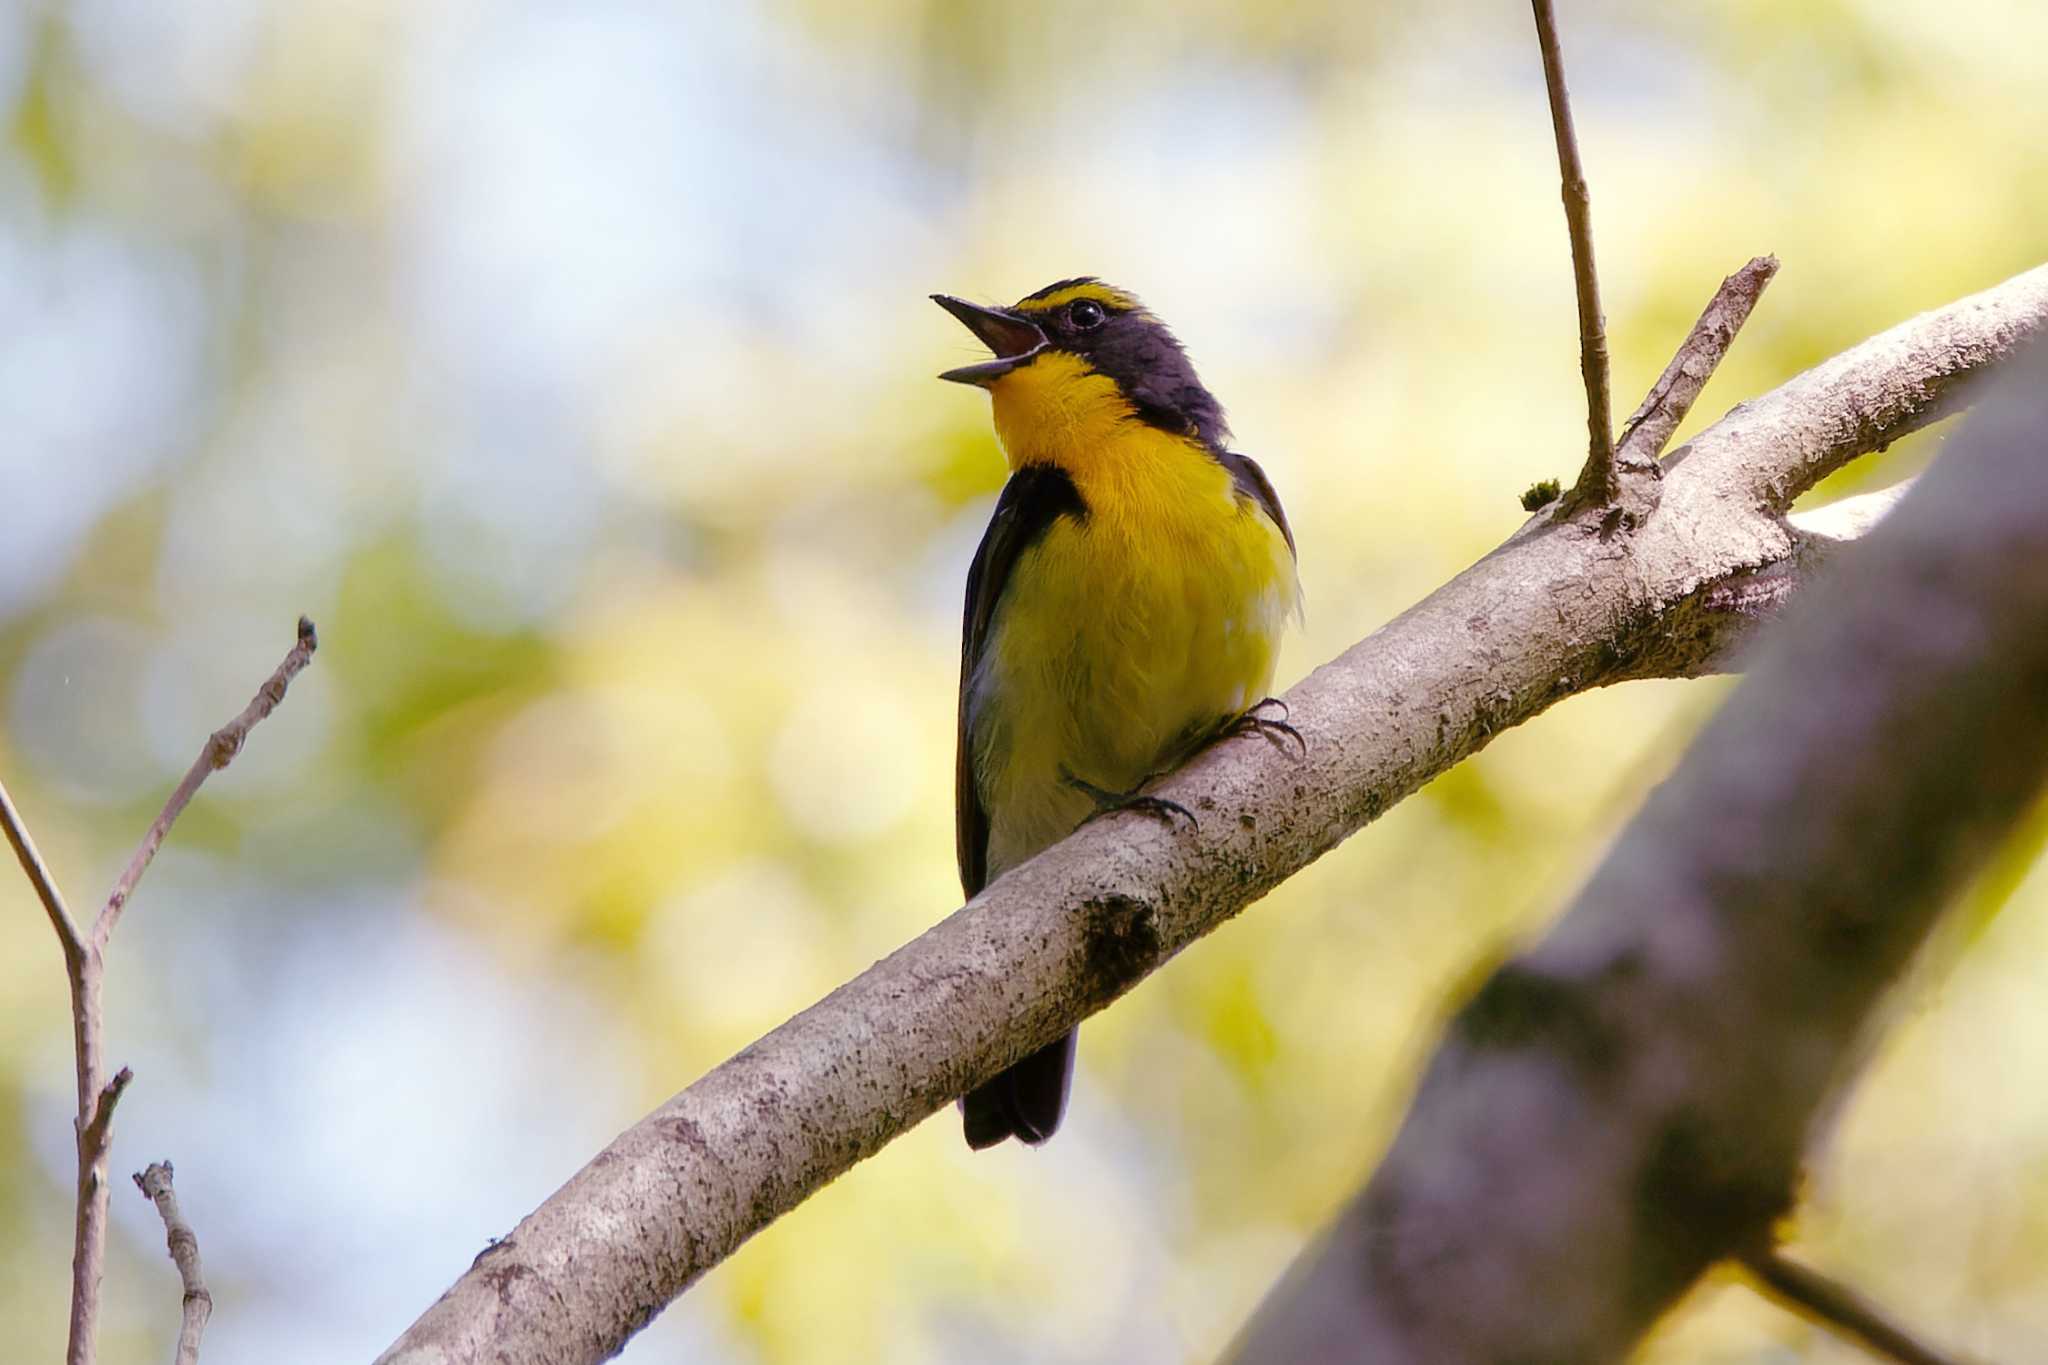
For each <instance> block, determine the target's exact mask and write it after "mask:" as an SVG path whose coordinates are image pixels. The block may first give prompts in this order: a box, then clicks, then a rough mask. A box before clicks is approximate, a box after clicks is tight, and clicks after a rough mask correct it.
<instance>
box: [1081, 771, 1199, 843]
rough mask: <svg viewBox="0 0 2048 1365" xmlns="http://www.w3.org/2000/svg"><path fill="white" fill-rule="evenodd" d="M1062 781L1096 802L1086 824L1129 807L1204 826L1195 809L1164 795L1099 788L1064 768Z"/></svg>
mask: <svg viewBox="0 0 2048 1365" xmlns="http://www.w3.org/2000/svg"><path fill="white" fill-rule="evenodd" d="M1060 780H1061V781H1063V782H1065V783H1066V784H1067V785H1068V786H1069V787H1072V788H1073V789H1074V790H1075V791H1077V792H1080V793H1081V794H1082V795H1083V796H1085V797H1087V798H1088V799H1089V800H1090V801H1093V802H1094V803H1095V809H1094V810H1092V811H1090V812H1089V813H1088V815H1087V816H1086V817H1085V818H1084V819H1083V820H1082V821H1081V823H1082V824H1083V825H1085V824H1089V823H1090V822H1092V821H1095V820H1100V819H1101V818H1102V817H1103V816H1105V815H1115V814H1117V813H1119V812H1121V811H1127V810H1128V811H1136V812H1137V813H1138V814H1140V815H1149V816H1151V817H1152V818H1153V819H1155V820H1164V821H1165V822H1166V823H1167V824H1168V825H1171V824H1172V823H1173V822H1174V821H1175V820H1177V819H1178V820H1186V821H1187V822H1188V828H1189V829H1200V828H1201V827H1202V822H1201V821H1199V820H1197V819H1196V818H1195V813H1194V812H1193V811H1191V810H1189V809H1188V808H1187V807H1186V806H1183V805H1182V804H1181V803H1180V802H1178V801H1169V800H1167V799H1166V798H1165V797H1163V796H1147V795H1144V794H1143V793H1142V792H1138V791H1135V790H1133V791H1127V792H1113V791H1110V790H1109V789H1108V788H1107V787H1098V786H1096V785H1095V784H1094V783H1093V782H1090V781H1088V780H1087V779H1085V778H1080V777H1076V776H1074V774H1072V773H1070V772H1066V771H1064V770H1062V772H1061V773H1060ZM1148 780H1149V779H1148ZM1140 785H1142V784H1140Z"/></svg>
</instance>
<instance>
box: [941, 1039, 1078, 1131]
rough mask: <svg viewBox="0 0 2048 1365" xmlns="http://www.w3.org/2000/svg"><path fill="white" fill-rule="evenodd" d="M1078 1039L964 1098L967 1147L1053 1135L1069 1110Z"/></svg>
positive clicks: (1018, 1066) (1033, 1056) (1049, 1050)
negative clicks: (1075, 1048)
mask: <svg viewBox="0 0 2048 1365" xmlns="http://www.w3.org/2000/svg"><path fill="white" fill-rule="evenodd" d="M1078 1036H1079V1034H1078V1033H1069V1034H1068V1035H1067V1036H1066V1037H1064V1038H1062V1039H1060V1040H1059V1041H1058V1042H1056V1043H1050V1044H1047V1045H1046V1046H1045V1047H1042V1048H1040V1049H1039V1050H1038V1051H1036V1052H1034V1053H1032V1054H1031V1055H1030V1056H1029V1057H1026V1058H1025V1059H1024V1060H1023V1061H1021V1062H1019V1063H1017V1064H1016V1065H1015V1066H1013V1067H1011V1068H1010V1069H1009V1070H1008V1071H1005V1072H1004V1073H1003V1074H1002V1075H1000V1076H998V1077H996V1078H995V1079H994V1080H992V1081H990V1082H989V1083H988V1084H987V1085H984V1086H982V1087H981V1088H980V1089H979V1090H975V1091H972V1092H970V1093H969V1094H968V1095H967V1097H966V1098H965V1099H963V1100H961V1101H960V1113H961V1116H962V1117H963V1118H964V1119H965V1120H966V1127H967V1145H968V1146H969V1147H972V1148H974V1149H975V1150H976V1151H980V1150H981V1149H982V1148H983V1147H993V1146H995V1145H996V1144H997V1143H998V1142H1001V1141H1002V1140H1003V1139H1004V1138H1007V1137H1014V1138H1017V1139H1019V1140H1020V1141H1023V1142H1029V1143H1034V1144H1035V1143H1040V1142H1043V1141H1045V1140H1046V1139H1047V1138H1049V1137H1051V1136H1052V1135H1053V1132H1054V1130H1056V1129H1057V1128H1058V1127H1059V1126H1060V1115H1062V1114H1064V1113H1066V1111H1067V1087H1068V1086H1069V1085H1071V1084H1072V1082H1073V1079H1074V1040H1075V1038H1077V1037H1078Z"/></svg>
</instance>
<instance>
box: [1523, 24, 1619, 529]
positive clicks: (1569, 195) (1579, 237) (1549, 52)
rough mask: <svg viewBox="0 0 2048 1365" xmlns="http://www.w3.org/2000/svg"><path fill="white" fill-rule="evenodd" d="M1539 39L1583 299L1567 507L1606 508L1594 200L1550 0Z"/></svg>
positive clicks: (1610, 419) (1606, 434)
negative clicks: (1581, 416) (1580, 411)
mask: <svg viewBox="0 0 2048 1365" xmlns="http://www.w3.org/2000/svg"><path fill="white" fill-rule="evenodd" d="M1531 7H1532V8H1533V9H1534V11H1535V15H1536V42H1537V46H1538V47H1540V48H1541V49H1542V51H1543V88H1544V92H1545V93H1546V94H1547V95H1548V96H1549V97H1550V128H1551V131H1552V132H1553V133H1554V134H1556V137H1557V169H1558V174H1559V176H1560V177H1561V178H1562V179H1563V181H1564V224H1565V230H1566V232H1567V233H1569V234H1570V236H1571V241H1572V285H1573V288H1574V290H1575V291H1576V293H1577V295H1578V301H1579V374H1580V375H1581V376H1582V377H1583V378H1584V379H1585V381H1586V432H1587V436H1588V438H1589V439H1588V445H1587V452H1586V467H1585V468H1584V469H1583V470H1581V471H1580V472H1579V481H1578V482H1577V483H1576V484H1574V485H1573V486H1572V489H1571V492H1569V493H1568V494H1566V495H1565V507H1566V508H1567V509H1575V508H1578V507H1582V506H1599V507H1605V506H1607V505H1608V504H1610V503H1612V502H1613V501H1614V500H1615V498H1616V497H1617V496H1618V495H1619V494H1620V492H1621V480H1620V476H1619V474H1618V472H1617V471H1616V468H1615V461H1614V412H1613V403H1612V400H1611V399H1610V397H1609V388H1610V380H1609V377H1608V362H1607V319H1606V318H1605V317H1603V316H1602V315H1601V312H1600V275H1599V272H1598V271H1597V270H1596V269H1595V268H1594V265H1593V201H1592V195H1591V192H1590V191H1588V190H1587V188H1586V168H1585V167H1584V166H1583V165H1581V164H1580V162H1579V134H1578V130H1577V129H1576V128H1574V127H1573V126H1572V96H1571V91H1570V90H1568V89H1566V88H1565V83H1564V53H1563V52H1562V51H1561V50H1560V48H1559V46H1558V41H1557V17H1556V15H1554V14H1552V13H1551V8H1550V0H1531Z"/></svg>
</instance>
